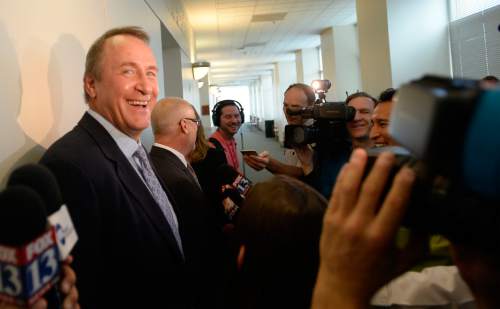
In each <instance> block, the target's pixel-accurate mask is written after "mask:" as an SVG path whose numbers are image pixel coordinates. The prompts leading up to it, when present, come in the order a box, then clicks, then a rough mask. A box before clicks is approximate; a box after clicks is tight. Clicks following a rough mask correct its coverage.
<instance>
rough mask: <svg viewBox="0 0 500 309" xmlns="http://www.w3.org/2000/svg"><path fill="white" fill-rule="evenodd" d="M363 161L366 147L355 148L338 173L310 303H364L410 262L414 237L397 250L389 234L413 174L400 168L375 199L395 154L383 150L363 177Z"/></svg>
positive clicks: (345, 305)
mask: <svg viewBox="0 0 500 309" xmlns="http://www.w3.org/2000/svg"><path fill="white" fill-rule="evenodd" d="M366 162H367V154H366V151H365V150H362V149H356V150H354V152H353V154H352V156H351V158H350V161H349V162H348V163H347V164H346V165H345V166H344V167H343V168H342V171H341V172H340V173H339V176H338V178H337V182H336V184H335V187H334V189H333V194H332V198H331V199H330V203H329V206H328V209H327V211H326V214H325V217H324V220H323V231H322V235H321V240H320V267H319V273H318V279H317V281H316V286H315V289H314V294H313V301H312V308H367V307H368V306H369V303H370V299H371V297H372V295H373V294H374V293H375V291H377V289H379V288H380V287H381V286H383V285H384V284H386V283H387V282H389V281H390V280H391V279H392V278H394V277H396V276H397V275H398V274H400V273H402V272H403V271H405V270H406V269H408V268H409V266H410V265H411V263H410V262H411V261H412V259H411V256H412V254H411V253H412V250H413V249H414V247H415V246H416V243H415V241H414V240H410V243H409V244H408V246H406V247H405V248H402V249H398V248H396V246H395V242H394V238H395V236H396V232H397V230H398V228H399V226H400V223H401V220H402V218H403V215H404V213H405V210H406V205H407V202H408V200H409V197H410V192H411V188H412V184H413V182H414V180H415V174H414V172H413V171H412V170H411V169H409V168H407V167H404V168H402V169H401V170H400V171H399V172H398V174H397V175H396V177H395V179H394V182H393V184H392V186H391V189H390V191H389V193H388V194H387V196H386V197H385V198H384V199H383V200H380V197H381V195H382V193H383V190H384V187H385V184H386V182H387V180H388V179H389V173H390V170H391V167H392V166H393V165H394V155H392V154H390V153H383V154H382V155H381V156H380V157H379V158H378V159H377V161H376V163H375V165H374V167H373V169H372V170H371V172H370V173H369V175H368V177H367V178H366V179H365V180H364V181H363V180H362V177H363V172H364V169H365V166H366ZM379 200H380V201H379Z"/></svg>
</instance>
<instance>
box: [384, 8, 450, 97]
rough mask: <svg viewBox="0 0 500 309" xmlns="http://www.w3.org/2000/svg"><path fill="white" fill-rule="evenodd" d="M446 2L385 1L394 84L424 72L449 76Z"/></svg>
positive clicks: (396, 84) (394, 85)
mask: <svg viewBox="0 0 500 309" xmlns="http://www.w3.org/2000/svg"><path fill="white" fill-rule="evenodd" d="M447 2H448V1H447V0H405V1H400V0H388V1H387V12H388V25H389V27H388V30H389V46H390V56H391V67H392V84H393V87H399V86H400V85H401V84H402V83H405V82H408V81H409V80H412V79H416V78H419V77H421V76H422V75H423V74H437V75H444V76H451V67H450V49H449V32H448V22H449V17H448V3H447ZM409 12H411V14H409Z"/></svg>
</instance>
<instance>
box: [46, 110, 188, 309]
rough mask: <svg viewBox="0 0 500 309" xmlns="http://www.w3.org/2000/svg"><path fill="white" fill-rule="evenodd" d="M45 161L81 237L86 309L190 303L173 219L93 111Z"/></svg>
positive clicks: (80, 276) (77, 263) (79, 264)
mask: <svg viewBox="0 0 500 309" xmlns="http://www.w3.org/2000/svg"><path fill="white" fill-rule="evenodd" d="M41 163H43V164H45V165H46V166H48V167H49V168H50V170H51V171H52V172H53V173H54V174H55V176H56V177H57V179H58V182H59V184H60V186H61V191H62V194H63V198H64V201H65V203H66V204H67V206H68V208H69V211H70V213H71V216H72V219H73V221H74V224H75V227H76V230H77V232H78V235H79V241H78V243H77V245H76V247H75V248H74V250H73V255H74V257H75V259H74V263H73V267H74V269H75V271H76V274H77V287H78V289H79V292H80V303H81V305H82V308H187V307H191V305H190V304H189V301H190V297H189V296H188V295H187V294H188V293H187V288H186V282H185V280H186V276H185V273H186V270H185V262H184V259H183V257H182V255H181V253H180V251H179V249H178V247H177V244H176V241H175V239H174V236H173V234H172V231H171V229H170V226H169V224H168V222H167V221H166V219H165V217H164V216H163V214H162V212H161V210H160V208H159V206H158V205H157V204H156V202H155V200H154V199H153V197H152V196H151V193H150V192H149V190H148V189H147V187H146V185H145V184H144V183H143V182H142V180H141V178H140V177H139V175H138V174H137V173H136V171H135V170H134V168H133V167H132V166H131V164H130V162H129V161H128V160H127V158H126V157H125V156H124V155H123V153H122V152H121V151H120V149H119V148H118V146H117V144H116V143H115V141H114V140H113V139H112V137H111V136H110V135H109V133H108V132H107V131H106V130H105V129H104V128H103V127H102V126H101V125H100V124H99V123H98V122H97V121H96V120H95V119H94V118H93V117H92V116H90V115H89V114H87V113H86V114H85V115H84V116H83V117H82V119H81V120H80V122H79V123H78V125H77V126H76V127H75V128H74V129H73V130H72V131H70V132H69V133H67V134H66V135H64V136H63V137H62V138H61V139H59V140H58V141H56V142H55V143H54V144H53V145H52V146H51V147H50V148H49V149H48V150H47V152H46V154H45V155H44V156H43V158H42V159H41ZM165 191H166V193H167V195H168V196H169V199H170V201H171V203H172V205H173V206H174V210H175V209H176V206H175V201H174V200H173V198H172V195H171V194H170V193H169V192H168V190H165ZM176 213H178V211H177V210H176ZM157 282H160V283H159V284H158V283H157Z"/></svg>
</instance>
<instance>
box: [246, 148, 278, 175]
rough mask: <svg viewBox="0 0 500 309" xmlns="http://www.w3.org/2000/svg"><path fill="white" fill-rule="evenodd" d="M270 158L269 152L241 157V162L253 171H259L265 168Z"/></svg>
mask: <svg viewBox="0 0 500 309" xmlns="http://www.w3.org/2000/svg"><path fill="white" fill-rule="evenodd" d="M270 157H271V156H270V155H269V152H267V151H263V152H261V153H259V155H258V156H254V155H243V160H244V161H245V162H246V164H248V166H250V167H251V168H253V169H254V170H257V171H260V170H262V169H264V168H266V167H267V165H268V164H269V159H270Z"/></svg>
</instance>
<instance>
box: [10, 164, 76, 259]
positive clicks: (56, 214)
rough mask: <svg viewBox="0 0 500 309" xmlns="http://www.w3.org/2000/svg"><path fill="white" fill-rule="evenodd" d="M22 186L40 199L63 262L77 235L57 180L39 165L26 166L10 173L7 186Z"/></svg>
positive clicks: (45, 168)
mask: <svg viewBox="0 0 500 309" xmlns="http://www.w3.org/2000/svg"><path fill="white" fill-rule="evenodd" d="M14 185H23V186H26V187H28V188H30V189H32V190H34V191H35V192H36V193H38V195H40V197H41V198H42V200H43V202H44V205H45V209H46V211H47V213H48V215H49V216H48V220H49V222H50V224H51V225H52V226H54V227H55V229H56V234H57V245H58V246H59V252H60V256H61V260H65V259H66V258H67V257H68V255H69V253H70V252H71V250H72V249H73V247H74V246H75V244H76V242H77V240H78V235H77V233H76V230H75V228H74V225H73V221H72V220H71V217H70V214H69V211H68V208H67V207H66V205H64V204H63V202H62V195H61V191H60V190H59V185H58V183H57V179H56V178H55V176H54V175H53V174H52V172H51V171H50V170H49V169H48V168H47V167H45V166H43V165H41V164H26V165H23V166H21V167H19V168H17V169H16V170H14V171H13V172H12V174H11V175H10V177H9V180H8V182H7V186H14Z"/></svg>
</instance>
